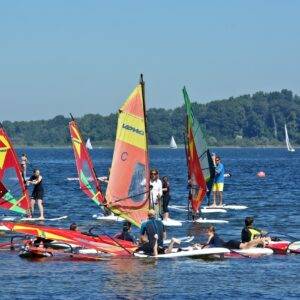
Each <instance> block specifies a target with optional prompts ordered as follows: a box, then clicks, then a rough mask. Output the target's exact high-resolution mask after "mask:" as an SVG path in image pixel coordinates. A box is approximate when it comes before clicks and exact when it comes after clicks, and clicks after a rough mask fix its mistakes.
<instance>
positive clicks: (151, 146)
mask: <svg viewBox="0 0 300 300" xmlns="http://www.w3.org/2000/svg"><path fill="white" fill-rule="evenodd" d="M15 148H16V149H18V150H19V149H72V146H71V145H70V146H59V145H56V146H55V145H54V146H48V145H47V146H43V145H38V146H24V145H22V146H19V145H17V146H15ZM113 148H114V146H94V150H100V149H113ZM149 148H150V149H170V147H169V146H168V145H149ZM209 148H216V149H222V148H224V149H226V148H228V149H230V148H231V149H247V148H248V149H262V148H267V149H272V148H273V149H274V148H275V149H285V148H286V146H285V145H280V146H276V145H257V146H236V145H226V146H210V147H209ZM294 148H295V149H298V148H299V146H294ZM177 149H184V145H178V148H177ZM173 150H174V149H173ZM175 150H176V149H175Z"/></svg>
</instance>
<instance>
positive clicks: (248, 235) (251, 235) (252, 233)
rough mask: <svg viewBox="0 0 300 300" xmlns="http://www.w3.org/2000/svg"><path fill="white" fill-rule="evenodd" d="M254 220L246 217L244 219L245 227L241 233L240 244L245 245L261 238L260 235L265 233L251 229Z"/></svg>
mask: <svg viewBox="0 0 300 300" xmlns="http://www.w3.org/2000/svg"><path fill="white" fill-rule="evenodd" d="M253 223H254V218H253V217H246V218H245V227H244V228H243V230H242V232H241V240H242V243H247V242H250V241H253V240H254V239H257V238H259V237H261V236H262V235H264V234H266V232H265V231H263V230H260V229H257V228H254V227H253Z"/></svg>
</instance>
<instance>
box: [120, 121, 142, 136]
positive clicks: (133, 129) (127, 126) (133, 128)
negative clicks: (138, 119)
mask: <svg viewBox="0 0 300 300" xmlns="http://www.w3.org/2000/svg"><path fill="white" fill-rule="evenodd" d="M122 128H124V129H126V130H129V131H131V132H134V133H137V134H139V135H145V132H144V131H143V130H140V129H138V128H135V127H133V126H131V125H128V124H125V123H123V125H122Z"/></svg>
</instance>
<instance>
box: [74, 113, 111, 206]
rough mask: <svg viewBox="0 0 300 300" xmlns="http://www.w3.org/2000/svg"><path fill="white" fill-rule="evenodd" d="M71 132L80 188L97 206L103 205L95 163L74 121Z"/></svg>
mask: <svg viewBox="0 0 300 300" xmlns="http://www.w3.org/2000/svg"><path fill="white" fill-rule="evenodd" d="M72 119H73V117H72ZM69 130H70V134H71V140H72V146H73V150H74V156H75V162H76V168H77V173H78V179H79V185H80V188H81V190H82V191H83V192H84V193H85V194H86V195H87V196H88V197H89V198H90V199H91V200H92V201H94V202H95V203H96V204H97V205H101V204H103V203H104V201H105V199H104V196H103V194H102V192H101V186H100V183H99V181H98V178H97V175H96V172H95V169H94V165H93V162H92V160H91V157H90V155H89V152H88V150H87V148H86V144H85V142H84V140H83V138H82V136H81V133H80V131H79V127H78V125H77V123H76V121H75V120H74V119H73V120H72V121H71V122H70V123H69Z"/></svg>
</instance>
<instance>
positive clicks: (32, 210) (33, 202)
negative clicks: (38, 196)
mask: <svg viewBox="0 0 300 300" xmlns="http://www.w3.org/2000/svg"><path fill="white" fill-rule="evenodd" d="M34 205H35V200H34V199H31V201H30V206H31V215H32V216H33V213H34Z"/></svg>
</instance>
